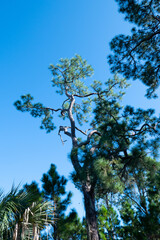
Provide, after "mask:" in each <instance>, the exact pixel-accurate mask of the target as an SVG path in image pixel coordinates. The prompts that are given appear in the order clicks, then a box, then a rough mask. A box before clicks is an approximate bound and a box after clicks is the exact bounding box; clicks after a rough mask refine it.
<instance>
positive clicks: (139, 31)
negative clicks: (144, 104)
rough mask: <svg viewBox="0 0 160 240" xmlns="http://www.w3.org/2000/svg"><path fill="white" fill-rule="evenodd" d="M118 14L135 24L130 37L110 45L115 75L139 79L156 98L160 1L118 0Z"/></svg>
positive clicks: (159, 65)
mask: <svg viewBox="0 0 160 240" xmlns="http://www.w3.org/2000/svg"><path fill="white" fill-rule="evenodd" d="M116 2H118V4H119V11H120V12H122V13H123V14H124V15H125V19H126V20H127V21H129V22H131V23H132V24H134V27H133V28H132V31H131V35H123V34H120V35H118V36H116V37H114V38H113V39H112V41H111V43H110V46H111V50H112V51H113V55H110V56H109V63H110V65H111V70H112V72H119V73H122V74H123V75H124V76H125V77H126V78H127V79H129V78H132V79H134V80H135V79H140V80H141V81H142V82H143V83H144V84H145V85H146V86H148V87H149V88H148V90H147V96H148V97H151V96H153V97H155V96H156V95H155V93H154V92H155V90H156V89H157V88H158V86H159V83H160V44H159V43H160V4H159V0H142V1H140V0H116Z"/></svg>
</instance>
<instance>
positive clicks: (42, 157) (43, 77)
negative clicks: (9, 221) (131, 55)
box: [0, 0, 160, 216]
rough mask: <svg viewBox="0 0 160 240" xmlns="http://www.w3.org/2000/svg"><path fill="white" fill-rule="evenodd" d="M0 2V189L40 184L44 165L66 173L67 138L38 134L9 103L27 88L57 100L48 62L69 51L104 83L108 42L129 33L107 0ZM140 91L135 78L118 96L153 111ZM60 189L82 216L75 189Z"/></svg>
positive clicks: (34, 122) (33, 122)
mask: <svg viewBox="0 0 160 240" xmlns="http://www.w3.org/2000/svg"><path fill="white" fill-rule="evenodd" d="M0 5H1V6H0V81H1V87H0V109H1V118H0V159H1V164H0V187H1V188H3V189H4V190H5V192H7V191H8V190H9V189H10V188H11V185H12V183H13V182H14V183H15V184H16V185H17V184H19V183H21V184H22V185H23V184H25V183H26V182H27V183H31V181H32V180H36V181H37V182H40V179H41V177H42V174H43V173H45V172H47V171H48V170H49V167H50V164H51V163H54V164H56V166H57V170H58V172H59V174H61V175H64V176H66V177H67V178H68V176H69V173H70V172H71V171H72V165H71V163H70V160H69V158H68V154H69V152H70V148H71V144H70V143H69V140H68V141H67V143H66V144H65V145H64V146H63V145H62V143H61V141H60V138H59V136H58V128H57V129H56V130H55V131H54V132H52V133H51V134H46V133H45V131H42V130H40V129H39V124H40V121H39V120H38V119H33V118H32V117H31V116H30V115H28V114H27V113H21V112H18V111H16V109H15V108H14V106H13V103H14V102H15V101H16V100H17V99H19V97H20V95H23V94H26V93H31V95H33V96H34V98H35V100H36V101H37V102H43V103H44V104H45V105H48V106H49V107H58V104H59V103H60V100H61V98H60V97H59V96H57V95H56V94H55V90H54V89H53V88H52V87H51V78H52V76H51V73H50V71H49V70H48V66H49V64H51V63H53V64H56V63H57V62H58V60H59V59H60V58H65V57H68V58H70V57H72V56H74V55H75V53H77V54H80V55H81V56H82V57H83V58H85V59H87V60H88V62H89V63H90V64H91V65H92V66H93V68H94V69H95V76H94V78H96V79H97V80H101V81H105V80H106V79H107V78H108V77H110V76H111V75H110V73H109V66H108V65H107V55H108V54H109V42H110V40H111V39H112V38H113V37H114V36H115V35H117V34H120V33H129V31H130V28H131V25H130V24H129V23H126V22H125V21H124V16H123V15H121V14H119V13H118V6H117V4H116V3H115V1H114V0H99V1H97V0H76V1H75V0H34V1H33V0H23V1H22V0H8V1H1V4H0ZM144 93H145V92H144V87H143V86H142V84H140V83H138V82H136V83H134V86H133V87H131V88H130V89H129V90H128V94H127V95H126V97H125V102H127V103H129V104H132V105H134V106H136V107H145V108H147V107H156V108H157V110H158V108H159V106H160V104H159V100H154V101H151V100H147V99H145V98H144V97H143V95H144ZM55 123H56V125H57V126H58V125H59V124H60V123H59V122H58V121H56V122H55ZM65 138H66V137H65ZM68 190H71V191H73V192H74V198H73V207H76V208H77V210H78V208H79V209H81V210H80V211H81V216H82V215H83V214H84V211H83V210H82V205H83V204H82V201H81V194H80V193H79V192H78V191H77V190H75V189H74V185H73V184H71V183H69V184H68Z"/></svg>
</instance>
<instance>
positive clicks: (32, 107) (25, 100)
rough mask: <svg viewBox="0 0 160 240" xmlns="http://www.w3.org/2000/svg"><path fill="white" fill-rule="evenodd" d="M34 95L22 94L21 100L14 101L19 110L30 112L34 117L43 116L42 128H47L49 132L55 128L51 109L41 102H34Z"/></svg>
mask: <svg viewBox="0 0 160 240" xmlns="http://www.w3.org/2000/svg"><path fill="white" fill-rule="evenodd" d="M32 101H33V97H32V96H31V95H30V94H27V95H23V96H21V100H18V101H16V102H15V103H14V106H15V107H16V109H17V110H19V111H21V112H29V113H30V114H31V116H32V117H41V118H42V122H41V126H40V128H41V129H45V130H46V132H47V133H49V132H51V131H52V130H54V129H55V126H54V124H53V122H52V119H53V117H52V115H51V111H50V110H49V109H48V108H46V107H44V106H43V105H42V104H41V103H35V104H32Z"/></svg>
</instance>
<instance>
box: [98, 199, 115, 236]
mask: <svg viewBox="0 0 160 240" xmlns="http://www.w3.org/2000/svg"><path fill="white" fill-rule="evenodd" d="M98 227H99V234H100V239H102V240H106V239H109V240H112V239H118V237H119V228H120V220H119V218H118V214H117V211H116V210H115V209H114V207H113V206H112V204H111V203H109V201H108V199H107V202H105V201H104V202H103V203H101V204H100V206H99V210H98Z"/></svg>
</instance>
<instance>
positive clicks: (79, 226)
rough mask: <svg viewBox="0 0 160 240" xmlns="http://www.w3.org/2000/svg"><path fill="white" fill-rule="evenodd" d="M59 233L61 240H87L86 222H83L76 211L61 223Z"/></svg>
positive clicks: (61, 220)
mask: <svg viewBox="0 0 160 240" xmlns="http://www.w3.org/2000/svg"><path fill="white" fill-rule="evenodd" d="M59 231H60V239H61V240H68V239H70V240H86V239H87V231H86V223H85V220H83V221H82V222H81V220H80V218H79V217H78V214H77V213H76V212H75V210H72V211H71V212H70V213H69V215H68V216H65V217H64V218H61V219H60V221H59Z"/></svg>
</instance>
